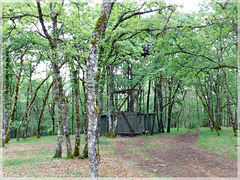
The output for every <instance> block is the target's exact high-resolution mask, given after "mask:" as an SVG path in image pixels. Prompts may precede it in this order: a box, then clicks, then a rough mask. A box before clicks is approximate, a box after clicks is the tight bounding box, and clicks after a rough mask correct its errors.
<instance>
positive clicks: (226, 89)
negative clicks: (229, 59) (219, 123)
mask: <svg viewBox="0 0 240 180" xmlns="http://www.w3.org/2000/svg"><path fill="white" fill-rule="evenodd" d="M223 74H224V79H225V86H224V87H225V95H226V99H227V110H228V115H229V119H230V121H231V123H232V128H233V133H234V136H237V131H236V123H235V120H234V119H233V115H232V111H231V107H230V101H229V96H228V80H227V74H226V72H225V71H224V70H223ZM238 93H239V92H238Z"/></svg>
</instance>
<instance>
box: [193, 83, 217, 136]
mask: <svg viewBox="0 0 240 180" xmlns="http://www.w3.org/2000/svg"><path fill="white" fill-rule="evenodd" d="M198 89H199V86H198V85H197V86H196V94H197V95H198V97H199V99H200V100H201V102H202V105H203V106H204V109H205V111H206V112H207V114H208V116H209V118H210V121H211V122H212V124H213V128H214V129H215V130H216V132H217V134H218V136H220V134H219V132H218V127H217V124H216V123H215V121H214V119H213V117H212V115H211V113H210V111H209V109H208V107H207V105H206V103H205V102H204V99H203V96H202V95H201V94H200V93H199V92H198Z"/></svg>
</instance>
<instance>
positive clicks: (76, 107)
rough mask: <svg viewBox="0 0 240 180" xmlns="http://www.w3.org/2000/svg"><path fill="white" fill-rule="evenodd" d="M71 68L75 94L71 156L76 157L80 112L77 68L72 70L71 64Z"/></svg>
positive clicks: (78, 145)
mask: <svg viewBox="0 0 240 180" xmlns="http://www.w3.org/2000/svg"><path fill="white" fill-rule="evenodd" d="M71 68H72V76H73V91H74V96H75V98H74V99H75V104H74V105H75V107H74V109H75V119H76V136H75V145H74V152H73V156H74V157H78V156H80V131H81V124H80V113H79V80H78V78H77V73H78V71H77V70H74V67H73V64H72V66H71Z"/></svg>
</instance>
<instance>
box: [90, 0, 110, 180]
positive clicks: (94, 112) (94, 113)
mask: <svg viewBox="0 0 240 180" xmlns="http://www.w3.org/2000/svg"><path fill="white" fill-rule="evenodd" d="M114 2H115V0H114V1H113V2H111V0H103V6H102V14H101V16H100V17H99V18H98V20H97V22H96V25H95V29H94V31H93V34H92V38H91V43H90V44H89V55H88V61H87V74H86V75H87V76H86V90H87V103H88V117H89V122H88V128H89V130H88V157H89V173H90V178H91V179H96V178H97V177H98V157H97V136H98V134H97V122H98V112H99V110H98V108H97V103H96V100H97V94H96V90H95V80H94V75H95V74H96V72H95V68H96V65H97V52H98V43H99V41H100V38H101V34H102V32H103V31H104V30H105V29H106V26H107V22H108V18H109V16H110V13H111V10H112V7H113V5H114Z"/></svg>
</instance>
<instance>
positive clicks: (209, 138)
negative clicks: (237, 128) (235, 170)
mask: <svg viewBox="0 0 240 180" xmlns="http://www.w3.org/2000/svg"><path fill="white" fill-rule="evenodd" d="M219 132H220V136H217V133H216V132H215V131H213V132H211V130H210V129H209V128H201V129H200V134H199V138H198V147H199V148H202V149H208V150H210V151H212V152H214V153H216V154H218V155H220V156H222V157H227V158H230V159H232V160H236V161H237V147H236V145H237V137H235V136H234V135H233V130H232V128H222V130H221V131H219Z"/></svg>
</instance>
